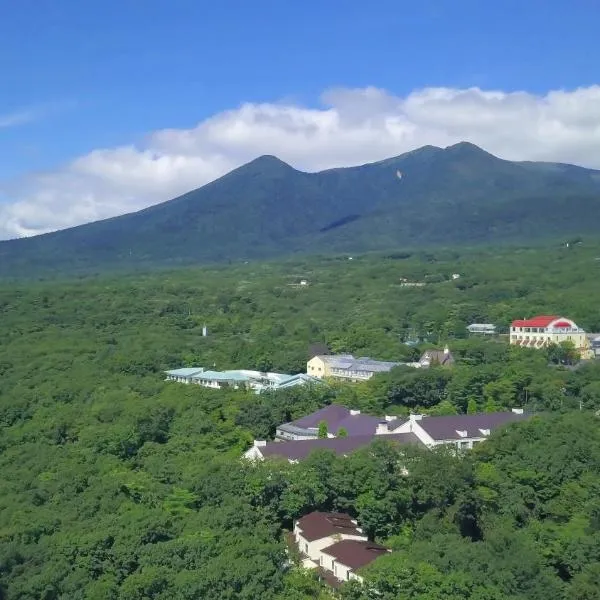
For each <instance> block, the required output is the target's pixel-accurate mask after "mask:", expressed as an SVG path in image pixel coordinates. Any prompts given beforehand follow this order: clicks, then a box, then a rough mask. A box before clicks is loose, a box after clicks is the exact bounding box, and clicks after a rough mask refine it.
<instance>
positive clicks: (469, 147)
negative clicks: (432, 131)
mask: <svg viewBox="0 0 600 600" xmlns="http://www.w3.org/2000/svg"><path fill="white" fill-rule="evenodd" d="M444 152H448V153H451V154H459V155H461V156H467V155H471V156H474V155H479V156H484V155H486V156H494V155H493V154H490V153H489V152H486V151H485V150H484V149H483V148H480V147H479V146H477V145H475V144H473V143H471V142H458V143H457V144H452V145H451V146H446V147H445V148H444ZM494 158H495V157H494Z"/></svg>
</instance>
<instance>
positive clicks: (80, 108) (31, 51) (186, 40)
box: [0, 0, 600, 233]
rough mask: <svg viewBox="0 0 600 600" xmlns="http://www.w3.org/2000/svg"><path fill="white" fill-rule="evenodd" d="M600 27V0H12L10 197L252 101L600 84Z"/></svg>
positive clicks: (3, 167)
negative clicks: (72, 167) (69, 167)
mask: <svg viewBox="0 0 600 600" xmlns="http://www.w3.org/2000/svg"><path fill="white" fill-rule="evenodd" d="M599 23H600V5H599V4H598V1H597V0H573V1H571V2H568V3H567V2H561V1H558V0H526V1H524V0H500V1H499V2H491V1H487V0H453V1H451V0H443V1H442V0H422V1H421V2H418V3H417V2H402V1H401V0H395V1H392V0H375V1H374V2H371V3H367V2H364V0H363V1H358V0H320V1H318V2H317V1H316V0H303V1H302V2H289V1H285V0H253V1H250V0H221V1H220V2H210V3H209V2H206V1H205V0H102V2H100V1H98V0H85V1H81V0H19V1H18V2H8V1H7V0H5V2H3V3H2V18H1V19H0V90H1V93H0V156H2V160H1V161H0V203H1V202H2V198H4V202H5V203H6V202H10V201H20V200H21V198H17V197H16V196H15V192H14V188H12V191H10V190H9V191H8V192H7V191H6V190H3V189H2V187H3V186H2V182H7V181H14V180H15V178H16V177H27V176H28V175H29V174H35V173H38V172H40V171H42V170H44V171H53V170H55V169H61V168H63V167H62V166H61V165H64V164H66V163H68V162H69V161H72V160H73V159H76V158H77V157H80V156H84V155H86V154H87V153H89V152H90V151H92V150H94V149H98V148H115V147H119V146H124V145H128V144H136V145H139V144H142V145H143V144H144V143H145V142H144V140H145V139H147V137H148V136H150V135H152V133H153V132H155V131H159V130H162V129H166V128H173V129H181V130H185V129H189V128H193V127H194V126H195V125H196V124H197V123H199V122H202V121H203V120H205V119H207V118H208V117H210V116H211V115H215V114H219V113H222V112H223V111H225V110H228V109H237V108H238V107H239V106H240V105H241V104H242V103H244V102H251V103H260V102H265V103H275V104H277V103H279V104H281V103H284V104H290V105H293V104H294V105H299V106H302V107H305V108H306V109H312V108H321V109H322V108H323V104H322V100H321V95H322V94H323V92H325V91H326V90H328V89H330V88H344V89H355V88H356V89H361V88H365V87H367V86H374V87H375V88H378V89H382V90H386V91H387V92H388V93H389V94H390V95H392V96H394V97H399V98H403V97H406V96H408V95H409V94H411V93H412V92H414V91H415V90H420V89H423V88H426V87H430V86H432V87H441V88H452V89H466V88H470V87H473V86H476V87H480V88H482V89H484V90H501V91H503V92H506V93H509V92H514V91H526V92H529V93H530V94H532V95H534V96H538V97H543V96H544V95H545V94H547V93H548V92H549V91H551V90H560V89H566V90H574V89H576V88H579V87H584V88H585V87H589V86H593V85H594V84H598V83H600V82H599V79H600V70H599V68H598V56H600V42H599V41H598V37H599V35H598V25H599ZM587 102H588V104H589V102H590V100H589V99H588V100H587ZM446 133H447V132H446ZM457 135H458V134H457ZM425 138H427V136H425ZM475 138H476V136H475ZM420 139H421V138H417V137H415V138H414V142H415V143H417V141H419V140H420ZM427 139H429V138H427ZM435 139H437V138H435ZM443 139H446V138H443ZM486 139H487V138H486ZM398 148H399V149H403V146H402V145H399V146H398ZM499 148H500V149H502V148H503V146H501V145H500V146H499ZM261 149H263V150H264V151H268V150H269V149H268V148H263V146H261ZM242 154H243V153H241V154H240V155H239V156H242ZM236 156H237V154H236ZM243 156H244V157H245V156H246V155H245V154H243ZM535 156H537V155H535ZM574 156H575V155H574ZM370 157H371V154H368V155H366V158H370ZM559 158H560V157H559ZM566 158H570V155H567V156H566ZM357 159H358V157H357ZM232 161H233V159H232ZM234 162H235V161H233V162H231V164H234ZM225 163H226V164H229V163H227V162H226V161H225ZM225 163H223V164H225ZM309 166H310V165H309ZM315 166H319V165H315ZM215 173H217V171H215ZM199 181H200V180H199ZM6 185H7V184H5V186H6ZM169 189H170V188H169ZM165 193H166V191H165ZM99 214H100V215H101V216H102V215H104V213H99ZM0 220H1V215H0ZM1 229H2V223H1V222H0V233H1Z"/></svg>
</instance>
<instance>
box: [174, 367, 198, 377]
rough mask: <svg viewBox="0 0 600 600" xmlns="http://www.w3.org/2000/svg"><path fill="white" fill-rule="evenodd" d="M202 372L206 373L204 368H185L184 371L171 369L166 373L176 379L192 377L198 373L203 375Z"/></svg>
mask: <svg viewBox="0 0 600 600" xmlns="http://www.w3.org/2000/svg"><path fill="white" fill-rule="evenodd" d="M202 371H204V369H203V368H202V367H183V368H182V369H171V370H170V371H165V373H166V374H167V375H172V376H174V377H191V376H192V375H196V374H197V373H202Z"/></svg>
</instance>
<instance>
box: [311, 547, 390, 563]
mask: <svg viewBox="0 0 600 600" xmlns="http://www.w3.org/2000/svg"><path fill="white" fill-rule="evenodd" d="M322 552H323V553H324V554H328V555H329V556H332V557H333V558H335V560H337V561H338V562H339V563H341V564H342V565H345V566H346V567H350V568H351V569H360V568H361V567H365V566H366V565H368V564H369V563H371V562H373V561H374V560H375V559H376V558H379V557H380V556H383V555H384V554H387V553H388V552H389V550H388V549H387V548H386V547H385V546H382V545H381V544H376V543H375V542H367V541H359V540H342V541H341V542H336V543H335V544H332V545H331V546H327V548H324V549H323V550H322Z"/></svg>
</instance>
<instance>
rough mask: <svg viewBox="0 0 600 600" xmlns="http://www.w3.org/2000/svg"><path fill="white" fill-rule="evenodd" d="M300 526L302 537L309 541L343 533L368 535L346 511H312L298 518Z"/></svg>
mask: <svg viewBox="0 0 600 600" xmlns="http://www.w3.org/2000/svg"><path fill="white" fill-rule="evenodd" d="M298 527H299V528H300V529H301V530H302V537H303V538H304V539H305V540H307V541H309V542H312V541H314V540H320V539H321V538H324V537H328V536H330V535H335V534H342V533H345V534H346V535H356V536H364V537H366V536H365V535H364V534H363V532H362V531H361V530H360V529H359V527H358V525H357V524H356V521H354V520H353V519H352V518H351V517H350V515H347V514H345V513H333V512H332V513H327V512H320V511H315V512H311V513H309V514H308V515H305V516H304V517H302V518H301V519H298Z"/></svg>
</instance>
